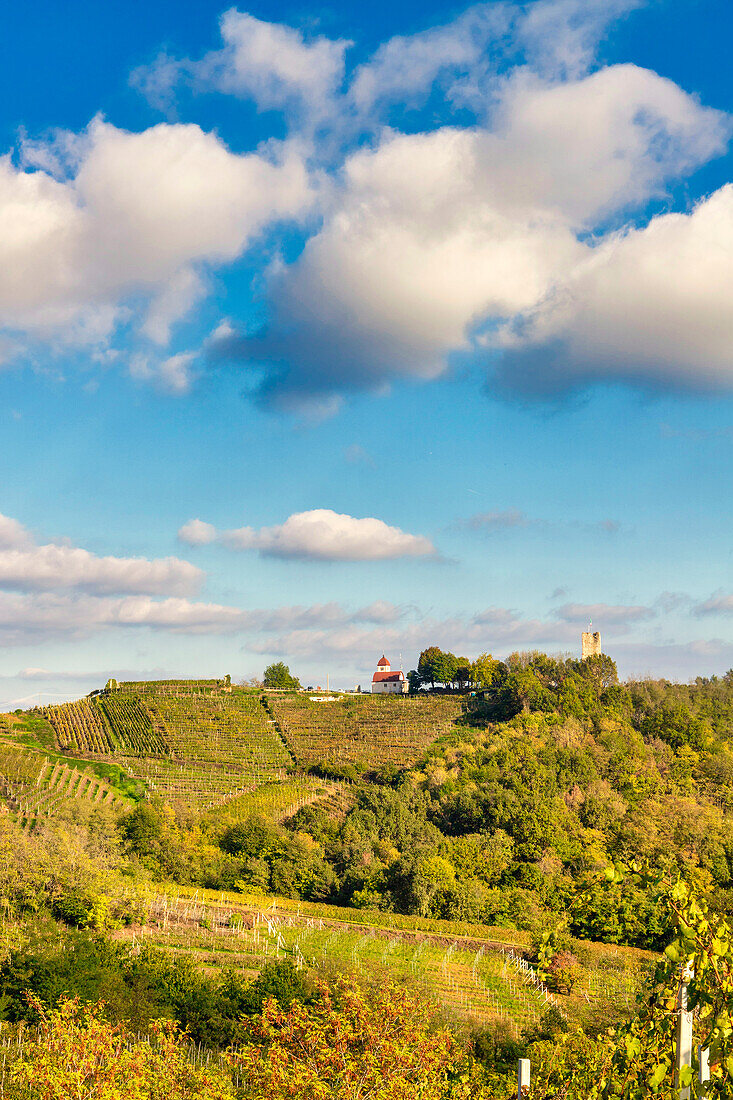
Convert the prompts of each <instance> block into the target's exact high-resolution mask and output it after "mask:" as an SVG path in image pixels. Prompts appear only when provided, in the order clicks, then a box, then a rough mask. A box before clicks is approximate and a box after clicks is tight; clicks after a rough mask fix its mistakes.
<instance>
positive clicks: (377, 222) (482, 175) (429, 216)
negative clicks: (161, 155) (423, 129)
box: [218, 65, 733, 408]
mask: <svg viewBox="0 0 733 1100" xmlns="http://www.w3.org/2000/svg"><path fill="white" fill-rule="evenodd" d="M728 131H729V125H728V122H727V120H726V119H725V118H724V116H723V115H722V114H721V113H720V112H718V111H714V110H710V109H707V108H704V107H701V106H700V104H699V103H697V101H696V100H695V99H694V98H693V97H691V96H689V95H687V94H686V93H684V92H683V91H682V90H681V89H680V88H678V87H677V86H676V85H674V84H673V83H672V82H670V81H668V80H666V79H663V78H662V77H659V76H657V75H656V74H654V73H652V72H649V71H648V70H644V69H640V68H637V67H636V66H633V65H617V66H613V67H610V68H607V69H604V70H601V71H599V72H596V73H592V74H590V75H586V76H583V77H582V78H579V79H576V80H568V81H565V82H564V83H560V84H554V83H549V84H548V83H546V82H544V81H542V80H540V79H539V78H538V77H537V76H532V75H531V74H528V73H527V72H526V71H524V70H519V71H517V73H516V74H514V75H513V76H512V77H511V78H508V79H507V80H506V81H505V82H504V84H503V85H502V92H501V97H500V100H499V103H498V105H497V108H496V110H495V113H494V117H493V119H492V123H491V125H490V126H487V127H478V128H463V129H460V128H456V127H442V128H440V129H437V130H433V131H432V132H429V133H419V134H399V133H394V132H388V133H387V134H385V135H384V136H383V138H382V140H381V141H380V142H379V144H378V145H377V146H376V148H374V149H364V150H360V151H358V152H355V153H353V154H351V155H350V156H349V157H348V159H347V160H346V162H345V164H344V167H343V171H342V176H341V181H342V183H341V187H340V189H339V190H337V191H336V192H335V193H334V195H333V197H332V200H331V205H330V207H329V208H328V210H327V211H326V217H325V220H324V224H323V227H322V228H321V229H320V231H319V232H318V233H316V234H315V235H314V236H313V237H311V238H310V240H309V241H308V242H307V244H306V247H305V249H304V251H303V253H302V255H301V256H300V258H299V259H298V260H297V261H296V262H295V263H294V264H292V265H291V266H289V267H285V268H281V269H279V270H278V271H277V273H276V274H275V276H274V278H273V280H272V283H271V299H272V318H271V322H270V324H269V327H268V328H266V329H265V330H263V332H262V333H261V334H260V335H259V336H248V337H246V338H244V339H238V338H237V337H233V336H231V335H230V336H226V337H224V338H223V339H222V340H221V341H220V342H219V345H218V346H219V351H220V353H221V354H222V355H224V356H230V357H233V358H235V359H237V358H242V359H245V360H248V361H250V362H255V363H260V364H263V365H265V366H267V364H271V365H270V367H269V371H268V377H267V379H266V380H265V382H264V384H263V386H262V389H261V392H260V396H261V398H262V399H263V400H264V401H266V402H267V403H270V404H273V405H276V406H281V407H283V408H288V407H289V406H290V405H291V404H292V401H293V396H294V395H295V396H296V397H297V396H300V397H301V398H302V399H303V400H306V399H308V400H312V399H313V397H314V395H320V396H321V398H322V399H326V398H329V397H332V396H333V395H334V394H337V393H339V392H348V391H349V390H360V389H367V390H372V391H375V392H381V391H383V390H384V388H385V385H388V384H389V382H390V381H392V380H393V379H397V378H399V377H400V376H402V377H404V376H408V377H414V378H421V379H429V378H434V377H436V376H438V375H440V374H441V373H443V372H444V371H445V370H446V369H447V365H448V362H449V357H450V355H451V353H454V352H461V351H462V352H466V351H473V352H475V351H476V350H477V349H481V348H488V349H489V350H490V351H491V352H492V353H494V354H496V352H497V351H498V350H499V349H501V348H502V347H505V346H506V345H507V344H509V343H510V342H511V340H514V341H515V343H516V344H517V345H518V346H519V347H520V348H521V347H522V346H523V343H524V342H529V341H531V338H532V333H531V330H530V329H529V328H528V327H527V325H526V324H525V325H523V326H519V327H517V328H516V330H515V329H514V328H511V329H510V330H509V331H510V333H511V335H507V326H511V325H512V324H513V323H514V322H516V320H517V319H518V318H522V317H525V316H532V314H533V311H535V310H541V309H542V306H543V303H549V305H548V307H547V309H548V310H549V311H550V313H551V312H552V310H553V308H555V302H556V300H559V303H560V304H559V306H558V307H557V308H558V309H559V310H560V311H561V313H560V315H561V316H562V308H563V307H564V305H565V301H566V298H567V297H568V295H570V294H571V292H572V288H573V287H574V285H575V284H574V282H573V279H575V278H577V279H578V280H581V281H582V278H583V272H584V271H586V270H591V268H592V261H593V259H594V257H595V256H596V254H597V253H598V251H599V249H603V248H604V247H608V248H612V247H613V241H611V243H609V244H608V245H605V244H601V245H600V246H598V247H597V248H593V247H592V245H591V244H590V243H588V240H587V236H586V234H587V230H588V229H589V228H592V227H594V226H596V225H597V224H599V223H601V222H603V221H604V220H606V219H608V218H609V217H610V216H612V215H616V216H619V215H622V214H623V213H624V212H625V211H626V210H627V209H631V208H634V207H638V206H639V205H640V204H642V203H644V202H646V201H648V200H649V199H650V198H651V197H653V196H656V195H660V194H662V193H663V191H664V188H665V186H666V184H667V182H668V181H669V180H670V179H671V178H675V177H678V176H680V175H684V174H686V173H687V172H689V171H691V170H692V169H693V168H694V167H696V166H697V165H699V164H702V163H704V162H705V161H707V160H708V159H709V158H710V157H711V156H713V155H715V154H716V153H719V152H721V151H722V150H723V148H724V147H725V143H726V140H727V136H728ZM642 232H643V231H642ZM719 251H720V252H722V253H723V256H722V257H721V262H723V263H725V257H727V258H728V260H730V256H731V255H733V252H732V251H731V250H730V248H729V247H728V243H727V236H726V238H725V239H724V244H723V247H722V249H720V250H719ZM711 262H712V261H711ZM576 273H577V274H576ZM638 278H640V276H637V281H638ZM689 278H690V279H691V278H692V275H690V276H689ZM687 282H689V280H688V281H687ZM687 282H686V281H685V280H683V281H682V282H681V286H680V289H679V290H678V293H677V299H678V302H679V300H680V299H684V301H685V303H686V305H687V307H688V310H689V311H690V312H691V313H692V314H693V315H694V317H695V318H696V322H697V323H698V324H699V325H702V324H703V323H704V314H701V312H700V311H699V309H698V308H697V303H696V302H695V300H694V298H691V297H690V295H689V294H688V293H687V290H688V286H687ZM567 286H570V287H571V291H568V292H567V294H563V293H560V291H562V290H563V288H565V287H567ZM650 298H651V294H647V295H646V296H645V297H644V298H643V300H642V301H643V305H646V304H647V302H648V301H649V300H650ZM584 307H585V302H584V301H582V300H581V301H580V310H581V311H582V310H583V309H584ZM565 308H568V307H565ZM610 308H613V302H612V304H611V307H610ZM676 308H678V307H676ZM638 312H639V314H640V315H641V314H643V308H642V307H641V306H640V308H639V310H638ZM541 315H542V314H541ZM502 323H503V326H504V327H502ZM580 323H581V324H582V319H581V322H580ZM591 327H592V324H591V322H590V321H588V328H589V330H590V329H591ZM623 327H626V326H623ZM685 350H686V349H684V350H682V351H680V352H679V353H678V354H679V357H680V358H682V357H683V356H684V354H685ZM703 353H704V349H700V348H698V358H699V357H700V356H701V355H702V354H703ZM629 363H630V367H629V371H630V372H631V371H632V370H633V358H630V359H629ZM685 369H686V370H687V371H688V373H694V371H695V369H696V363H690V362H688V361H686V368H685Z"/></svg>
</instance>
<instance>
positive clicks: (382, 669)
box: [372, 654, 409, 695]
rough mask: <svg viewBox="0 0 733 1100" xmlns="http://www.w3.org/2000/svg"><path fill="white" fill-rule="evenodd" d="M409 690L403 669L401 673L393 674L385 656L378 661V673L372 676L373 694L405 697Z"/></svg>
mask: <svg viewBox="0 0 733 1100" xmlns="http://www.w3.org/2000/svg"><path fill="white" fill-rule="evenodd" d="M408 689H409V684H408V683H407V678H406V676H405V674H404V672H403V671H402V669H400V670H399V672H392V666H391V665H390V663H389V661H388V660H387V658H386V657H385V656H384V654H383V655H382V657H381V659H380V660H379V661H377V671H376V672H375V673H374V675H373V676H372V692H373V693H377V692H381V693H383V694H385V693H388V692H389V693H390V694H392V695H405V694H406V693H407V691H408Z"/></svg>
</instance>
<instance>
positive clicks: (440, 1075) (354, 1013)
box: [231, 977, 475, 1100]
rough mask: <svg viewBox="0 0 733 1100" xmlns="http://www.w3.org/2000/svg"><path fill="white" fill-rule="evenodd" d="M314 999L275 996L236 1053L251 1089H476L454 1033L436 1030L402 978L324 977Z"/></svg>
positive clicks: (367, 1092)
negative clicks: (288, 1000)
mask: <svg viewBox="0 0 733 1100" xmlns="http://www.w3.org/2000/svg"><path fill="white" fill-rule="evenodd" d="M318 988H319V992H320V997H319V999H318V1001H317V1002H316V1003H315V1004H313V1005H309V1006H306V1005H303V1004H301V1003H299V1002H297V1001H296V1002H294V1003H293V1004H292V1005H291V1007H290V1009H289V1010H288V1011H287V1012H285V1011H283V1010H282V1009H280V1008H279V1007H278V1005H277V1003H276V1002H275V1001H274V1000H272V999H271V1000H269V1001H267V1002H266V1004H265V1006H264V1010H263V1013H262V1016H261V1018H260V1019H259V1020H258V1021H256V1022H255V1023H253V1024H252V1039H253V1040H254V1041H253V1042H252V1043H251V1044H250V1045H249V1046H247V1047H245V1048H244V1049H243V1050H241V1051H239V1052H237V1053H236V1054H234V1055H232V1056H231V1060H232V1064H233V1065H234V1066H236V1067H237V1068H238V1069H239V1070H240V1072H241V1075H242V1077H243V1078H244V1079H246V1080H248V1083H249V1085H248V1089H249V1092H248V1094H249V1095H251V1096H253V1097H260V1096H261V1097H267V1098H268V1100H294V1098H295V1097H297V1098H298V1100H448V1098H450V1100H459V1098H461V1097H464V1096H467V1095H468V1094H469V1091H471V1093H472V1095H475V1092H474V1091H473V1090H472V1082H471V1080H470V1074H469V1072H468V1070H467V1065H466V1061H465V1054H464V1052H463V1051H462V1049H461V1048H460V1046H459V1045H458V1044H457V1042H456V1040H455V1038H454V1036H453V1034H452V1033H451V1032H450V1031H448V1030H446V1029H431V1027H430V1026H429V1019H428V1014H427V1013H426V1011H425V1010H424V1009H423V1008H422V1006H421V1005H420V1003H419V1002H418V1000H417V998H416V996H415V995H414V994H412V993H409V992H407V991H406V990H404V989H400V988H399V987H397V986H394V985H388V986H384V987H383V988H382V989H381V990H379V991H378V992H377V993H375V994H372V995H367V994H366V993H365V991H364V989H363V988H361V987H360V986H359V985H358V984H357V983H356V982H355V981H354V980H353V979H351V978H345V977H341V978H337V979H336V981H335V982H334V984H333V985H332V986H329V985H327V984H326V983H325V982H323V981H320V982H319V983H318Z"/></svg>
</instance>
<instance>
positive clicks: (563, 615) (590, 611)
mask: <svg viewBox="0 0 733 1100" xmlns="http://www.w3.org/2000/svg"><path fill="white" fill-rule="evenodd" d="M555 615H556V617H557V618H558V619H561V620H562V621H563V622H566V623H579V624H581V623H582V624H585V623H588V622H590V621H591V620H592V621H593V622H594V623H595V624H596V625H597V626H598V625H600V624H608V625H609V626H613V627H622V626H628V625H629V624H631V623H638V622H643V621H644V620H646V619H653V618H655V616H656V612H655V610H654V608H652V607H645V606H643V605H640V604H635V605H634V604H632V605H625V604H607V603H566V604H563V605H562V607H558V608H557V610H556V611H555Z"/></svg>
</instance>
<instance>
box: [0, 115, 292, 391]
mask: <svg viewBox="0 0 733 1100" xmlns="http://www.w3.org/2000/svg"><path fill="white" fill-rule="evenodd" d="M67 138H68V135H67ZM56 147H59V148H60V149H61V152H60V153H59V157H60V163H59V164H58V165H54V164H53V163H51V161H52V160H53V157H52V153H53V151H54V148H56ZM25 152H26V159H25V165H24V166H22V167H17V166H16V165H15V164H14V163H13V161H12V160H11V158H10V156H6V157H2V158H0V327H5V328H7V329H10V330H14V331H21V332H23V331H24V332H30V333H32V334H35V335H36V336H37V337H41V336H45V337H48V336H50V335H53V334H56V335H57V336H58V335H59V334H60V335H62V336H64V337H65V338H66V339H73V340H83V341H86V342H91V343H94V342H99V341H104V340H106V339H108V338H109V336H110V334H111V333H112V332H113V331H114V327H115V325H116V323H117V322H118V321H119V320H121V319H123V318H124V319H128V320H129V318H130V314H129V307H128V305H127V303H128V300H129V299H131V298H132V297H133V296H140V295H142V296H143V298H144V300H146V301H147V302H149V303H150V305H149V308H148V311H147V317H144V316H143V317H141V318H140V327H141V328H142V329H144V333H145V335H147V336H148V337H149V338H150V339H152V340H154V341H157V342H159V343H161V342H165V341H166V339H167V338H168V335H169V332H170V328H171V325H172V324H174V323H175V321H176V320H177V319H179V318H180V316H181V315H182V314H183V313H185V312H186V311H187V310H188V309H189V308H190V306H191V305H192V304H193V303H194V302H195V301H196V300H197V298H198V297H199V296H200V295H201V293H202V292H203V284H202V282H201V276H200V274H199V271H198V269H199V268H200V267H201V265H203V264H209V265H213V264H221V263H226V262H229V261H231V260H233V259H235V258H236V257H237V256H239V255H240V254H241V253H242V252H243V250H245V249H246V248H247V247H248V245H249V244H251V242H252V241H253V240H254V239H255V238H256V237H257V235H258V234H259V233H261V232H262V231H263V230H264V229H265V228H266V227H267V226H268V225H270V224H271V223H272V222H273V221H277V220H280V219H291V218H294V217H298V216H299V215H300V214H302V212H303V211H304V209H305V208H306V207H307V206H308V204H309V203H310V201H311V199H312V195H311V192H310V190H309V183H308V178H307V173H306V169H305V166H304V163H303V160H302V157H301V156H300V154H299V153H298V152H297V151H296V150H295V148H294V147H292V146H288V145H287V144H279V145H272V146H271V147H269V148H268V149H266V150H264V151H262V152H257V153H246V154H235V153H232V152H230V150H229V149H227V147H226V145H225V144H224V143H223V142H222V141H221V139H220V138H219V137H217V136H216V135H215V134H213V133H206V132H204V131H203V130H202V129H201V128H200V127H199V126H196V125H191V124H173V125H168V124H160V125H157V126H153V127H150V128H149V129H147V130H144V131H142V132H140V133H130V132H128V131H125V130H121V129H119V128H117V127H115V126H112V125H111V124H109V123H107V122H104V121H103V120H101V119H95V120H94V121H93V122H92V123H91V124H90V126H89V127H88V129H87V130H86V131H85V132H84V133H83V134H82V135H79V136H77V140H76V141H73V142H72V141H70V140H65V139H64V136H63V135H62V136H61V137H60V138H58V139H57V141H56V143H55V146H54V143H51V146H49V145H48V143H46V145H41V144H38V143H36V144H35V145H33V146H29V147H27V148H26V150H25ZM52 167H56V168H58V170H59V172H60V173H62V174H61V175H56V176H55V175H52V174H51V171H50V169H51V168H52ZM179 378H180V375H179ZM170 388H171V389H173V390H176V389H177V388H180V386H179V385H178V380H174V384H173V385H172V386H171V387H170Z"/></svg>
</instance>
